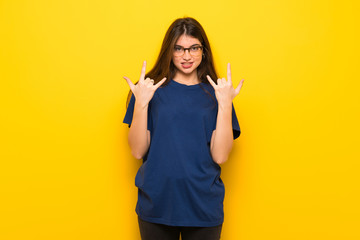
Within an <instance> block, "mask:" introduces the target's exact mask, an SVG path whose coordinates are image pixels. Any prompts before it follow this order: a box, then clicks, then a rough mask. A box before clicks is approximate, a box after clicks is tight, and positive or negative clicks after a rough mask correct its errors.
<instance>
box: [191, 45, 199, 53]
mask: <svg viewBox="0 0 360 240" xmlns="http://www.w3.org/2000/svg"><path fill="white" fill-rule="evenodd" d="M199 49H200V47H199V46H192V47H191V51H194V52H196V51H198V50H199Z"/></svg>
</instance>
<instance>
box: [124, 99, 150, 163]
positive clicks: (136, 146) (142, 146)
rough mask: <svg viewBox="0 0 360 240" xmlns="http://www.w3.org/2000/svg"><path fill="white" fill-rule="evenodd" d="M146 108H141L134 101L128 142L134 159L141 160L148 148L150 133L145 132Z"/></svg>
mask: <svg viewBox="0 0 360 240" xmlns="http://www.w3.org/2000/svg"><path fill="white" fill-rule="evenodd" d="M147 116H148V106H146V107H141V106H140V104H137V103H136V101H135V106H134V115H133V119H132V123H131V125H130V130H129V135H128V142H129V145H130V149H131V154H132V155H133V156H134V157H135V158H136V159H141V158H143V156H144V155H145V153H146V152H147V151H148V149H149V146H150V131H149V130H147Z"/></svg>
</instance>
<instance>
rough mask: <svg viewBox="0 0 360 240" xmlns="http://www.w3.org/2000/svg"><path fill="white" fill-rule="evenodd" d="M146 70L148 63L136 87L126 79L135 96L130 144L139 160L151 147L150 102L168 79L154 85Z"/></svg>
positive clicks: (129, 137) (144, 64)
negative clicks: (146, 76) (148, 126)
mask: <svg viewBox="0 0 360 240" xmlns="http://www.w3.org/2000/svg"><path fill="white" fill-rule="evenodd" d="M145 69H146V61H144V63H143V66H142V69H141V75H140V80H139V82H138V83H137V84H136V85H134V84H133V83H132V81H131V80H130V79H129V78H127V77H124V78H125V80H126V82H127V83H128V85H129V87H130V90H131V91H132V93H133V94H134V96H135V104H134V112H133V118H132V122H131V125H130V130H129V135H128V142H129V145H130V148H131V153H132V155H133V156H134V157H135V158H137V159H141V158H143V156H144V155H145V154H146V152H147V151H148V149H149V146H150V131H148V130H147V118H148V106H149V102H150V100H151V99H152V97H153V96H154V93H155V91H156V89H158V88H159V87H160V86H161V84H163V83H164V82H165V80H166V78H163V79H162V80H160V81H159V82H158V83H157V84H155V85H154V80H153V79H150V78H146V79H145Z"/></svg>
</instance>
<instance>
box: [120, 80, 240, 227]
mask: <svg viewBox="0 0 360 240" xmlns="http://www.w3.org/2000/svg"><path fill="white" fill-rule="evenodd" d="M204 89H205V90H206V91H207V92H208V93H207V92H205V91H204ZM209 94H211V95H212V97H211V96H210V95H209ZM134 103H135V97H134V95H132V97H131V100H130V103H129V106H128V109H127V112H126V115H125V118H124V121H123V122H124V123H127V124H129V127H130V124H131V121H132V117H133V111H134ZM217 111H218V106H217V101H216V97H215V92H214V89H213V87H212V86H211V85H210V84H206V83H200V84H196V85H189V86H188V85H184V84H181V83H178V82H176V81H174V80H170V81H169V83H168V84H167V85H166V86H162V87H160V88H158V89H157V90H156V91H155V93H154V96H153V98H152V99H151V101H150V102H149V107H148V126H147V127H148V130H149V131H150V136H151V137H150V139H151V140H150V146H149V149H148V152H147V153H146V155H145V156H144V158H143V164H142V165H141V167H140V168H139V170H138V172H137V174H136V177H135V185H136V186H137V187H138V201H137V205H136V208H135V211H136V213H137V214H138V215H139V217H140V218H141V219H143V220H145V221H148V222H153V223H160V224H165V225H170V226H194V227H195V226H198V227H212V226H217V225H220V224H222V223H223V220H224V212H223V201H224V195H225V188H224V184H223V182H222V180H221V178H220V173H221V167H220V166H219V165H218V164H217V163H215V162H214V161H213V159H212V157H211V154H210V141H211V135H212V132H213V130H215V128H216V119H217ZM232 127H233V135H234V139H236V138H237V137H239V135H240V127H239V123H238V120H237V117H236V113H235V109H234V106H232Z"/></svg>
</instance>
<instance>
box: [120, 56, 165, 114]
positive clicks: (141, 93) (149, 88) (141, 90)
mask: <svg viewBox="0 0 360 240" xmlns="http://www.w3.org/2000/svg"><path fill="white" fill-rule="evenodd" d="M145 69H146V61H144V63H143V66H142V69H141V75H140V80H139V82H138V83H137V84H136V85H134V84H133V83H132V81H131V80H130V79H129V78H127V77H124V79H125V80H126V82H127V83H128V85H129V87H130V90H131V91H132V93H133V94H134V95H135V100H136V103H137V104H140V106H141V107H143V108H144V107H146V106H147V105H148V104H149V102H150V100H151V99H152V97H153V96H154V93H155V91H156V89H158V88H159V87H160V86H161V84H163V83H164V82H165V80H166V77H165V78H163V79H162V80H161V81H159V82H158V83H157V84H155V85H154V80H153V79H150V78H146V79H145Z"/></svg>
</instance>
